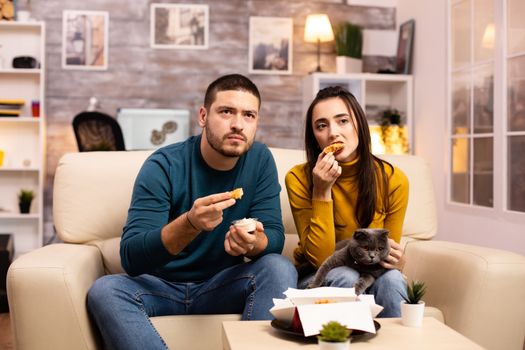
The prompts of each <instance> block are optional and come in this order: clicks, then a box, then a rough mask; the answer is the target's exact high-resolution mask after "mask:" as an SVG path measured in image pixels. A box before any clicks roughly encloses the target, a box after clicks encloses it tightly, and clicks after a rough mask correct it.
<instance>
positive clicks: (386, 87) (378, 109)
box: [302, 73, 414, 153]
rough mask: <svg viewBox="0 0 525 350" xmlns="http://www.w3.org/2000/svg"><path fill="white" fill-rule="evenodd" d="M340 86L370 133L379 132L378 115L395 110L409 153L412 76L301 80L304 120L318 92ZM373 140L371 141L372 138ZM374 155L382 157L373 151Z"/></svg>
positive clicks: (316, 75) (314, 76)
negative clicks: (355, 102)
mask: <svg viewBox="0 0 525 350" xmlns="http://www.w3.org/2000/svg"><path fill="white" fill-rule="evenodd" d="M333 85H337V86H342V87H344V88H346V89H347V90H348V91H350V92H351V93H352V94H353V95H354V96H355V97H356V99H357V100H358V102H359V103H360V104H361V106H362V107H363V108H364V110H365V112H366V115H367V120H368V124H369V125H370V128H371V130H372V131H376V130H379V122H378V115H379V114H380V113H382V111H383V110H385V109H387V108H390V109H397V110H398V111H400V112H401V115H402V117H403V119H402V123H403V125H404V126H405V128H406V133H407V135H408V142H409V150H410V151H411V152H412V150H413V149H414V147H413V146H414V145H413V141H412V140H413V137H412V130H413V81H412V76H411V75H401V74H392V75H389V74H371V73H359V74H335V73H313V74H309V75H307V76H306V77H305V78H304V79H303V103H302V105H303V108H302V110H303V116H304V115H306V111H307V110H308V106H309V105H310V103H311V102H312V100H313V99H314V97H315V95H316V94H317V92H318V91H319V90H320V89H323V88H325V87H328V86H333ZM372 138H373V137H372ZM372 144H373V149H372V151H373V152H374V153H381V152H378V151H377V150H376V149H374V138H373V139H372Z"/></svg>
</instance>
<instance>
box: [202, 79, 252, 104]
mask: <svg viewBox="0 0 525 350" xmlns="http://www.w3.org/2000/svg"><path fill="white" fill-rule="evenodd" d="M230 90H237V91H246V92H249V93H251V94H252V95H254V96H255V97H257V99H258V100H259V108H260V107H261V95H260V94H259V90H258V89H257V86H256V85H255V84H254V83H253V82H252V81H251V80H250V79H248V78H246V77H245V76H244V75H240V74H229V75H224V76H222V77H220V78H218V79H216V80H215V81H213V82H212V83H211V84H210V85H209V86H208V88H207V89H206V94H205V95H204V108H206V110H207V111H209V110H210V107H211V105H212V103H213V101H215V98H216V96H217V92H219V91H230Z"/></svg>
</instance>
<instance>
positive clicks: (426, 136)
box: [397, 0, 525, 255]
mask: <svg viewBox="0 0 525 350" xmlns="http://www.w3.org/2000/svg"><path fill="white" fill-rule="evenodd" d="M447 3H448V1H444V0H439V1H435V0H398V8H397V21H398V22H397V23H398V25H399V24H400V23H403V22H404V21H406V20H408V19H411V18H414V19H415V20H416V31H415V46H414V56H413V60H414V61H413V62H414V63H413V71H412V73H413V75H414V85H415V88H414V91H415V96H414V122H415V153H416V154H417V155H419V156H422V157H424V158H425V159H427V160H428V161H429V162H430V164H431V168H432V174H433V181H434V187H435V191H436V198H437V207H438V222H439V231H438V235H437V236H436V238H435V239H439V240H449V241H456V242H462V243H468V244H476V245H481V246H487V247H492V248H499V249H505V250H510V251H514V252H517V253H519V254H522V255H525V215H524V216H523V217H518V218H514V219H512V220H511V219H510V218H509V217H507V216H505V215H502V214H501V213H499V212H498V210H487V209H471V208H463V207H459V206H457V205H452V204H447V203H446V193H447V188H446V169H447V162H448V161H447V157H448V156H447V147H448V144H447V95H446V94H447V85H446V84H447V50H448V47H447V27H446V26H447V18H446V16H447ZM498 116H500V117H501V114H495V118H497V117H498ZM495 122H496V123H498V122H500V120H497V119H496V120H495ZM500 193H501V189H496V190H495V193H494V195H495V196H500Z"/></svg>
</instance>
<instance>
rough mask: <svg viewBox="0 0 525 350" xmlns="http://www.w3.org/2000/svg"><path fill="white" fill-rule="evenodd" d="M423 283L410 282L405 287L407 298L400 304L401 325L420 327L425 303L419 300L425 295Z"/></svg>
mask: <svg viewBox="0 0 525 350" xmlns="http://www.w3.org/2000/svg"><path fill="white" fill-rule="evenodd" d="M425 292H426V287H425V283H424V282H421V281H416V280H414V281H412V282H411V283H410V284H408V285H407V297H406V298H405V297H403V299H405V300H403V301H402V302H401V323H403V325H405V326H410V327H421V323H422V322H423V313H424V312H425V302H424V301H423V300H421V299H422V298H423V295H425Z"/></svg>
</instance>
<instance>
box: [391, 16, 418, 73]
mask: <svg viewBox="0 0 525 350" xmlns="http://www.w3.org/2000/svg"><path fill="white" fill-rule="evenodd" d="M415 27H416V21H415V20H413V19H411V20H408V21H406V22H404V23H402V24H401V25H400V26H399V40H398V42H397V57H396V73H398V74H410V73H411V72H412V51H413V50H412V47H413V43H414V32H415Z"/></svg>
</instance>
